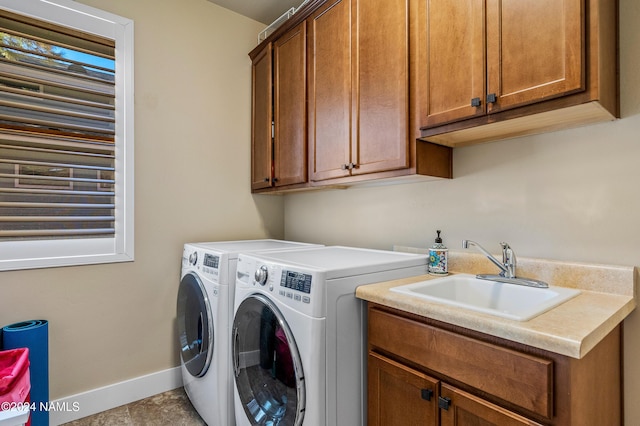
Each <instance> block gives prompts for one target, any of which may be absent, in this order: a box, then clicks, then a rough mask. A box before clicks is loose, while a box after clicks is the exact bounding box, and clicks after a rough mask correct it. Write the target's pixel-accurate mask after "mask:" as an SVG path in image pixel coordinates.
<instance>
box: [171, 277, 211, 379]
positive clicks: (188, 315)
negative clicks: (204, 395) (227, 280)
mask: <svg viewBox="0 0 640 426" xmlns="http://www.w3.org/2000/svg"><path fill="white" fill-rule="evenodd" d="M177 315H178V338H179V340H180V356H181V357H182V362H183V363H184V365H185V367H186V368H187V370H188V371H189V373H191V375H192V376H195V377H202V376H204V374H205V373H206V372H207V369H208V368H209V364H210V363H211V357H212V356H213V319H212V316H211V305H210V303H209V298H208V297H207V291H206V290H205V288H204V286H203V285H202V282H201V281H200V278H198V276H197V275H194V274H192V273H188V274H186V275H185V276H184V277H183V278H182V280H181V281H180V288H179V290H178V306H177Z"/></svg>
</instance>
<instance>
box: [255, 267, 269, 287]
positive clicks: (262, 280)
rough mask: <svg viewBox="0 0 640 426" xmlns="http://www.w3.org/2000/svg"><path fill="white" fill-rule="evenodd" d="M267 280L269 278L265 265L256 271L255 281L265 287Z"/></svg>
mask: <svg viewBox="0 0 640 426" xmlns="http://www.w3.org/2000/svg"><path fill="white" fill-rule="evenodd" d="M267 278H269V269H268V268H267V265H262V266H261V267H260V268H259V269H257V270H256V274H255V279H256V281H257V282H258V283H259V284H260V285H265V284H266V283H267Z"/></svg>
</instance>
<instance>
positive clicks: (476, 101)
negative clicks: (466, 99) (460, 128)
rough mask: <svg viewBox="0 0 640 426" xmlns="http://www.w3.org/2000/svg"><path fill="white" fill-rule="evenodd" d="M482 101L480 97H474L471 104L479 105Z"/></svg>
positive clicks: (473, 105)
mask: <svg viewBox="0 0 640 426" xmlns="http://www.w3.org/2000/svg"><path fill="white" fill-rule="evenodd" d="M481 102H482V101H480V98H473V99H471V106H472V107H476V108H477V107H479V106H480V104H481Z"/></svg>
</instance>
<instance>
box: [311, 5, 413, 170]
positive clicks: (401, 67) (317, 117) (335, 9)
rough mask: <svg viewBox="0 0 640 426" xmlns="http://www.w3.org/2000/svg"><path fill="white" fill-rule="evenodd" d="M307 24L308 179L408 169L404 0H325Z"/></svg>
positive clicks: (406, 16) (406, 11)
mask: <svg viewBox="0 0 640 426" xmlns="http://www.w3.org/2000/svg"><path fill="white" fill-rule="evenodd" d="M308 23H309V50H308V58H309V71H308V76H309V92H308V96H309V146H310V157H309V165H310V179H311V180H312V181H321V180H325V179H333V178H340V177H346V176H351V175H362V174H369V173H375V172H380V171H387V170H395V169H404V168H408V167H409V166H410V158H409V145H410V140H409V139H410V138H412V139H413V138H414V137H415V133H414V132H411V131H410V130H409V99H410V87H409V36H410V33H409V1H408V0H386V1H362V0H338V1H330V2H328V3H327V4H325V5H324V6H323V7H321V8H320V9H318V10H317V11H315V12H314V13H313V14H312V15H311V17H310V18H309V19H308Z"/></svg>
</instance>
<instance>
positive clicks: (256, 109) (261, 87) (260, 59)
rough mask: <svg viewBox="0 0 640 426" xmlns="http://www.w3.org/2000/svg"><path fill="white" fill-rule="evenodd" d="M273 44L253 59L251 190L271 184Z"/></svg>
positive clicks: (267, 45)
mask: <svg viewBox="0 0 640 426" xmlns="http://www.w3.org/2000/svg"><path fill="white" fill-rule="evenodd" d="M271 50H272V46H271V43H268V44H266V45H265V46H264V47H263V48H262V49H261V50H260V51H259V52H257V54H256V55H255V56H253V57H252V58H251V59H252V62H251V87H252V91H251V94H252V96H251V189H252V190H258V189H262V188H269V187H271V184H272V182H271V178H272V171H271V158H272V140H271V134H272V128H271V126H272V122H273V101H272V93H273V92H272V90H271V86H272V79H273V74H272V69H273V59H272V56H271Z"/></svg>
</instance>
